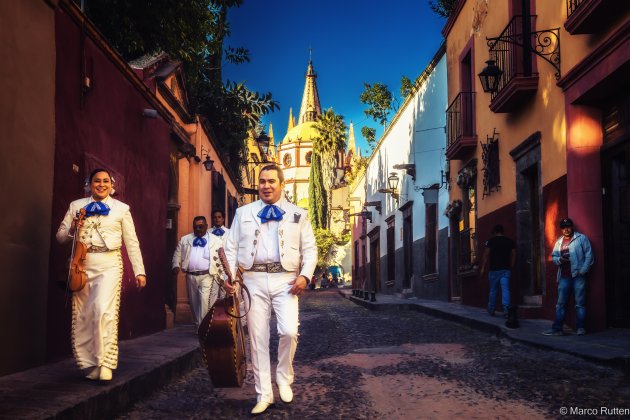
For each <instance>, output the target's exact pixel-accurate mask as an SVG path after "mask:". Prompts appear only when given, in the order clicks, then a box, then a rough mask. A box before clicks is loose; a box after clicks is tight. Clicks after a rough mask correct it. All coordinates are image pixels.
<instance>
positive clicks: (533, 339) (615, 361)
mask: <svg viewBox="0 0 630 420" xmlns="http://www.w3.org/2000/svg"><path fill="white" fill-rule="evenodd" d="M339 293H340V294H341V295H342V296H343V297H345V298H346V299H349V300H350V301H351V302H354V303H356V304H359V305H362V306H364V307H366V308H368V309H370V310H376V311H387V310H389V311H391V310H414V311H418V312H422V313H425V314H428V315H431V316H435V317H439V318H443V319H447V320H449V321H454V322H458V323H460V324H464V325H467V326H469V327H471V328H475V329H478V330H481V331H485V332H489V333H493V334H499V335H502V336H505V337H508V338H510V339H512V340H515V341H520V342H523V343H527V344H529V345H533V346H536V347H540V348H546V349H550V350H555V351H561V352H565V353H569V354H572V355H574V356H578V357H582V358H584V359H587V360H590V361H593V362H597V363H601V364H605V365H608V366H613V367H616V368H618V369H621V370H623V371H625V372H626V374H630V330H627V329H621V328H618V329H609V330H606V331H603V332H597V333H592V334H586V335H584V336H577V335H575V334H572V333H571V334H566V335H564V336H561V337H547V336H544V335H542V334H541V333H542V332H543V331H545V330H548V329H550V328H551V321H549V320H542V319H519V320H518V321H519V324H520V327H519V328H517V329H509V328H506V327H505V319H503V317H502V316H501V315H500V314H499V315H498V316H494V317H491V316H489V315H488V313H487V312H486V310H485V309H483V308H476V307H472V306H466V305H462V304H459V303H451V302H442V301H435V300H428V299H418V298H410V299H405V298H399V297H396V296H392V295H382V294H377V295H376V302H370V301H369V300H364V299H360V298H358V297H355V296H352V290H350V289H339Z"/></svg>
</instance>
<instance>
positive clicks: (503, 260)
mask: <svg viewBox="0 0 630 420" xmlns="http://www.w3.org/2000/svg"><path fill="white" fill-rule="evenodd" d="M491 235H492V237H491V238H490V239H488V240H487V241H486V248H485V249H484V251H483V260H482V263H481V273H480V274H481V276H482V277H483V276H484V275H485V274H486V271H487V273H488V284H489V286H490V295H489V297H488V314H490V316H494V312H495V308H496V302H497V292H498V289H499V286H500V287H501V304H502V305H503V316H504V317H505V318H507V315H508V311H509V309H510V276H511V274H512V270H513V269H514V265H515V264H516V246H515V244H514V241H513V240H512V239H510V238H508V237H507V236H505V235H504V234H503V225H496V226H495V227H493V228H492V232H491ZM488 265H489V266H490V267H489V269H488Z"/></svg>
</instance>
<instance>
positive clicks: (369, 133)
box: [361, 126, 376, 147]
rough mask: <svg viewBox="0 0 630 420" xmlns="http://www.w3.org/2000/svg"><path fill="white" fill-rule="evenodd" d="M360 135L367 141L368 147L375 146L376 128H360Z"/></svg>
mask: <svg viewBox="0 0 630 420" xmlns="http://www.w3.org/2000/svg"><path fill="white" fill-rule="evenodd" d="M361 135H362V136H363V138H365V140H367V142H368V145H370V146H371V147H374V145H375V144H376V128H372V127H368V126H363V127H361Z"/></svg>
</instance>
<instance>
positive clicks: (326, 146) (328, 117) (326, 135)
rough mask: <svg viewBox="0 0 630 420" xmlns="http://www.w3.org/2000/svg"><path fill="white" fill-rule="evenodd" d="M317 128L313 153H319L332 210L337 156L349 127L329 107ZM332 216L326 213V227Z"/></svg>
mask: <svg viewBox="0 0 630 420" xmlns="http://www.w3.org/2000/svg"><path fill="white" fill-rule="evenodd" d="M315 129H316V130H317V132H318V136H317V137H316V138H315V139H314V140H313V152H314V153H313V154H318V155H319V159H320V160H321V176H322V183H323V185H324V190H325V191H326V209H327V210H328V211H330V202H331V200H332V188H333V186H334V184H335V181H336V178H337V173H336V169H335V168H336V166H337V157H338V156H339V152H340V151H342V150H343V148H344V147H345V144H346V130H347V129H348V127H347V126H346V123H345V122H344V121H343V116H342V115H339V114H335V112H334V111H333V109H332V108H329V109H327V110H326V112H324V113H323V114H322V115H320V117H319V118H318V120H317V122H316V124H315ZM329 223H330V217H329V215H328V212H327V214H326V227H328V226H329Z"/></svg>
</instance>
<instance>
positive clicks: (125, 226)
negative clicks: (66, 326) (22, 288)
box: [57, 169, 147, 381]
mask: <svg viewBox="0 0 630 420" xmlns="http://www.w3.org/2000/svg"><path fill="white" fill-rule="evenodd" d="M113 183H114V180H113V178H112V177H111V174H110V173H109V171H107V170H106V169H95V170H94V171H92V173H91V174H90V177H89V187H90V192H91V196H90V197H88V198H82V199H79V200H75V201H73V202H72V203H70V208H69V209H68V212H67V213H66V216H65V217H64V219H63V221H62V222H61V225H60V226H59V230H58V231H57V240H58V241H59V242H60V243H65V242H68V241H70V240H72V239H73V238H74V235H75V234H77V235H79V236H78V238H77V239H78V240H79V241H80V242H82V243H83V244H84V245H85V247H86V248H87V254H86V258H85V264H84V270H85V273H86V278H87V280H86V284H85V286H84V287H83V288H82V289H80V290H77V291H75V292H74V293H73V296H72V351H73V352H74V357H75V359H76V361H77V364H78V365H79V368H81V369H88V368H89V369H90V371H89V373H88V375H87V376H86V377H87V378H88V379H93V380H96V379H100V380H102V381H109V380H111V379H112V370H113V369H116V367H117V365H118V313H119V307H120V290H121V286H122V274H123V264H122V256H121V251H120V248H121V246H122V243H123V241H124V243H125V247H126V249H127V254H128V255H129V260H131V265H132V267H133V272H134V274H135V276H136V285H137V286H138V288H139V289H142V288H143V287H144V286H145V285H146V282H147V280H146V275H145V274H144V273H145V271H144V264H143V263H142V255H141V254H140V244H139V242H138V237H137V236H136V230H135V227H134V224H133V219H132V218H131V213H130V211H129V206H128V205H126V204H124V203H122V202H120V201H118V200H116V199H114V198H112V197H110V194H111V193H112V191H113ZM81 209H85V212H86V214H85V218H84V220H83V221H82V222H81V223H80V224H79V226H77V218H76V215H77V213H78V212H80V211H81ZM77 229H78V232H77Z"/></svg>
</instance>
